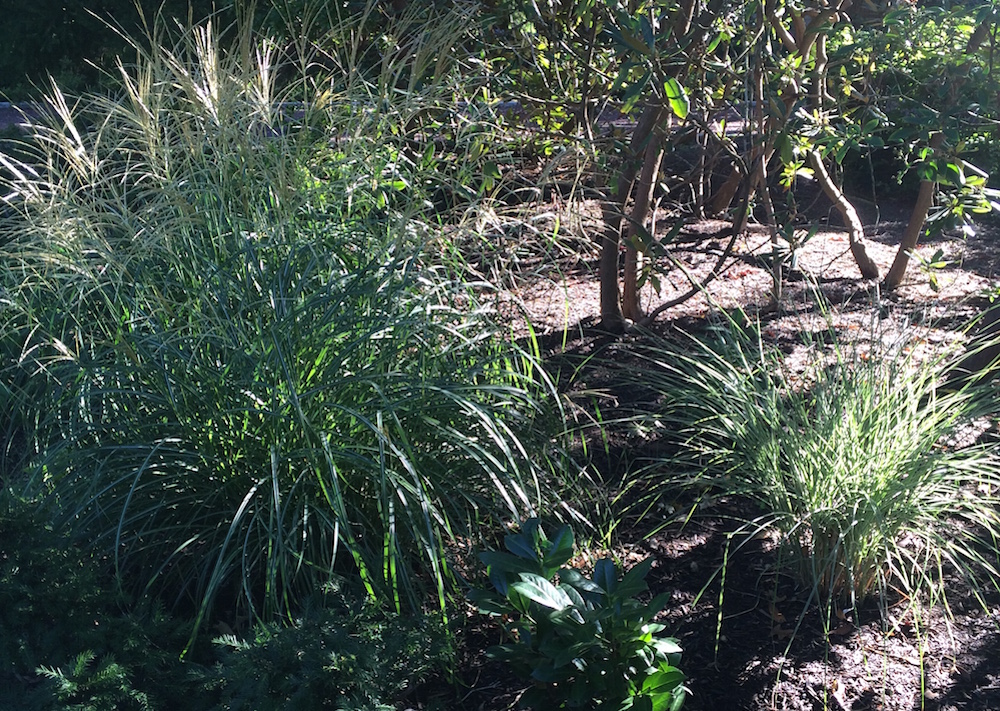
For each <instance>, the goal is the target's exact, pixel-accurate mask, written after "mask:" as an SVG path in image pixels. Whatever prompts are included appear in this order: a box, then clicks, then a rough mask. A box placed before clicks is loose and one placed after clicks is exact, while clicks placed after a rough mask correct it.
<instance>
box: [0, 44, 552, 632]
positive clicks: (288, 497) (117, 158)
mask: <svg viewBox="0 0 1000 711" xmlns="http://www.w3.org/2000/svg"><path fill="white" fill-rule="evenodd" d="M230 35H232V36H235V41H234V44H233V47H232V49H228V50H227V49H223V48H221V47H220V39H219V34H218V33H217V32H216V31H215V30H213V28H212V27H211V26H210V25H208V26H203V27H195V28H191V29H188V30H185V31H184V32H183V34H182V36H181V37H179V39H177V40H176V42H175V43H174V44H172V45H169V46H167V44H166V42H167V40H168V39H169V38H168V36H167V35H166V34H163V33H160V34H157V35H156V36H155V37H154V38H153V39H154V40H155V41H154V42H152V43H151V45H150V47H151V48H149V49H144V48H143V46H144V45H141V44H137V46H136V54H137V62H136V64H135V66H128V67H126V66H122V67H120V76H119V77H118V84H117V86H118V89H117V92H116V93H114V94H112V95H108V96H84V97H82V98H80V99H73V98H70V97H67V96H65V95H63V94H62V93H61V92H60V91H59V89H58V88H56V87H53V88H52V89H51V90H50V91H49V93H48V96H47V97H46V100H45V112H44V116H43V117H42V119H41V120H40V121H39V122H38V123H37V125H36V126H35V127H34V128H33V136H32V138H31V146H29V148H30V150H31V151H32V152H31V156H32V157H31V159H30V160H27V161H24V162H19V161H16V160H13V159H10V158H4V157H3V156H0V163H2V186H0V193H2V194H3V198H4V206H5V213H4V217H3V220H2V222H0V250H2V254H0V265H2V266H0V293H2V302H0V332H2V333H3V334H4V339H6V340H9V341H11V342H12V343H13V344H14V345H13V347H11V348H9V349H6V350H8V351H9V352H13V353H16V354H17V357H16V358H12V359H10V360H9V361H7V362H5V363H4V364H3V367H4V371H5V376H7V380H8V382H15V381H16V382H24V383H26V384H25V386H24V387H22V388H20V389H19V390H18V392H23V393H28V392H30V393H32V397H30V398H28V397H23V398H20V399H19V398H17V393H14V397H13V402H14V403H15V407H16V409H17V411H18V417H19V418H20V419H21V420H23V421H25V422H30V423H31V427H30V428H28V432H29V434H30V436H31V442H30V444H29V445H28V446H27V447H26V449H27V450H28V451H30V452H31V455H32V456H31V457H30V462H29V465H28V469H27V475H26V478H25V479H24V480H23V481H22V480H20V479H19V481H20V482H21V483H22V484H23V485H22V486H21V489H20V490H21V491H22V493H23V494H24V495H26V496H31V497H39V498H41V499H43V505H45V506H48V507H49V509H48V510H49V512H50V514H51V515H52V516H53V519H54V520H55V521H57V522H65V523H66V524H68V525H70V526H71V527H72V529H73V530H74V531H75V532H76V533H77V534H78V535H79V536H80V538H81V539H84V540H86V541H87V542H88V543H91V544H94V545H96V546H99V547H100V549H101V550H102V551H103V552H104V554H105V555H106V556H107V559H108V560H109V561H111V562H113V564H114V566H115V569H116V570H117V572H118V573H119V575H120V576H121V580H122V582H123V584H124V585H125V586H126V588H128V589H138V590H143V589H147V588H149V589H156V590H161V591H162V590H165V591H169V592H170V594H171V595H173V596H176V599H180V600H184V599H191V600H193V601H194V602H195V605H196V607H197V609H199V610H200V611H201V614H204V613H205V612H206V611H207V610H208V609H209V606H210V604H211V603H212V601H213V600H214V599H216V598H217V597H219V596H220V595H221V596H222V597H220V600H224V601H225V602H226V604H229V605H233V604H237V605H238V604H240V602H239V601H242V604H243V605H244V606H246V607H248V608H249V609H250V610H251V611H252V613H254V614H262V613H265V614H273V613H288V612H289V611H290V610H291V609H293V607H294V602H295V599H296V596H297V595H298V594H299V593H300V592H302V591H309V590H312V589H315V585H316V583H317V582H318V581H320V582H321V581H322V580H324V579H326V578H327V577H328V576H329V575H330V573H331V572H332V571H335V572H337V573H343V574H349V575H355V576H357V578H358V579H359V580H360V582H361V584H362V585H363V586H364V587H365V588H366V589H367V591H368V593H369V594H370V595H371V596H374V597H376V598H378V599H380V600H382V601H385V602H388V603H390V604H392V605H394V606H396V607H403V606H406V605H408V604H417V603H418V602H419V601H420V599H421V595H422V594H423V592H425V591H427V589H428V588H429V589H430V590H432V591H436V594H437V596H438V598H439V599H440V600H441V601H442V602H443V598H444V594H445V589H446V586H447V583H448V578H449V576H448V573H447V569H446V562H445V555H444V545H445V542H446V541H447V540H448V539H449V537H450V536H451V535H453V534H455V533H457V532H459V531H461V530H463V527H464V526H465V524H466V523H467V522H468V521H469V520H470V519H472V518H475V519H477V520H484V519H488V518H489V517H490V516H491V515H493V514H494V513H496V512H498V511H503V512H506V514H507V515H521V513H522V512H525V511H530V510H531V509H532V508H533V507H534V506H535V505H536V503H537V501H538V500H539V497H540V496H542V494H543V489H544V486H545V485H544V484H543V483H542V482H541V481H540V479H539V478H538V470H537V468H536V466H535V463H534V462H533V456H532V453H531V452H529V444H528V442H527V441H526V439H525V438H526V437H531V436H532V433H533V432H534V422H535V417H536V415H537V414H538V413H539V412H540V411H542V409H543V408H545V407H548V405H546V403H545V387H544V383H545V379H544V375H543V374H542V372H541V370H540V369H539V368H538V366H537V365H536V364H535V363H534V362H533V360H532V358H531V357H530V356H529V355H528V354H525V353H524V352H522V351H520V350H519V349H518V348H516V347H515V346H513V345H512V344H511V343H509V339H506V338H503V337H501V336H500V335H498V331H497V328H496V327H495V325H494V323H493V322H492V320H491V318H490V315H489V313H488V312H487V311H486V309H483V308H480V307H479V306H477V293H478V291H477V289H476V288H474V287H472V286H469V285H468V284H466V283H464V282H462V281H461V280H459V279H457V278H456V275H455V274H454V273H453V271H451V270H450V269H449V268H446V267H445V266H443V265H442V264H441V263H440V260H439V259H437V255H435V254H433V253H432V252H431V251H430V250H428V249H425V245H426V244H427V243H428V242H429V237H428V235H429V234H430V232H429V228H428V227H427V225H426V224H425V223H422V222H420V221H418V220H416V219H414V216H415V215H417V214H419V213H420V212H421V211H422V210H423V207H422V202H420V201H419V200H418V201H417V203H418V205H417V206H416V207H413V209H410V207H411V206H409V205H408V204H402V205H401V206H400V205H396V206H394V205H393V203H392V201H391V200H389V199H388V198H385V197H384V195H383V197H382V198H380V197H379V195H380V194H382V193H380V192H379V191H383V192H384V190H385V186H386V184H388V185H389V186H390V187H392V186H395V185H396V183H397V182H398V181H397V177H396V176H394V174H393V173H392V171H391V170H390V168H391V166H388V165H386V164H385V163H384V162H383V163H378V164H377V165H374V166H373V165H370V164H366V163H365V162H364V159H365V157H366V156H371V155H376V156H378V157H379V160H381V159H382V157H384V155H386V152H385V151H380V150H378V148H379V145H380V143H379V141H380V140H382V136H381V135H379V134H373V133H366V132H365V130H364V126H365V125H366V123H365V122H367V121H371V120H372V119H371V117H372V115H373V114H376V115H379V116H382V117H383V118H380V119H379V120H380V121H381V120H384V116H385V114H386V113H387V112H391V111H394V110H395V109H394V108H393V107H394V104H393V103H392V102H393V101H396V100H398V101H402V102H418V101H419V90H420V89H421V87H422V86H428V87H430V88H429V89H428V91H435V90H436V89H435V85H434V84H433V76H431V77H427V76H423V75H422V79H421V82H422V83H421V84H420V85H419V86H416V85H415V86H414V88H413V89H414V91H413V93H412V94H406V93H403V92H400V93H398V94H394V93H392V92H391V91H390V92H389V93H387V94H386V95H385V96H381V97H376V98H378V99H379V103H378V104H377V105H375V106H372V105H371V104H370V103H369V101H370V100H371V99H372V97H371V96H368V95H362V96H357V97H352V96H351V95H349V94H343V95H340V94H338V95H335V96H331V95H329V94H328V93H322V92H321V91H319V89H317V87H324V86H326V87H327V88H329V87H330V86H338V87H339V86H340V85H337V84H336V82H337V79H336V77H333V78H331V80H330V82H329V83H328V84H326V85H324V79H323V78H322V77H321V76H319V74H318V72H320V70H319V69H318V68H317V67H318V66H320V65H319V64H317V63H313V62H310V61H308V60H307V59H306V60H303V58H302V56H301V53H300V54H299V56H297V57H296V59H297V61H298V62H299V64H298V65H294V66H291V67H289V66H288V65H287V64H283V63H282V57H283V54H282V52H281V51H279V50H278V49H277V46H276V45H275V44H273V43H271V42H268V41H255V40H254V39H253V37H252V35H251V34H249V31H248V30H245V29H240V28H237V29H236V30H234V31H233V32H231V33H230ZM400 56H402V57H403V59H402V60H400V61H404V60H405V59H406V57H408V56H409V55H408V54H406V53H401V55H400ZM419 56H421V57H422V56H424V54H419ZM295 66H298V67H300V69H301V72H302V73H301V76H300V77H299V80H298V81H294V80H291V79H289V78H288V77H289V74H291V75H293V76H295ZM424 74H426V72H425V73H424ZM337 76H339V75H337ZM389 76H390V78H391V77H393V76H398V75H395V74H392V73H391V72H390V74H389ZM279 77H280V78H281V82H279ZM376 85H378V84H376ZM366 86H369V85H366ZM347 88H349V87H347ZM389 88H390V89H391V88H392V87H391V86H390V87H389ZM344 90H345V91H346V89H344ZM286 98H294V99H296V100H300V101H299V103H294V104H290V103H288V102H287V101H285V99H286ZM453 98H454V97H452V99H453ZM302 99H305V100H304V101H301V100H302ZM396 115H398V116H405V115H407V114H406V113H405V112H402V111H399V112H397V114H396ZM390 154H391V152H390ZM359 158H360V159H361V163H360V164H357V165H356V164H355V162H352V161H356V160H357V159H359ZM337 166H341V167H344V166H347V167H344V169H343V170H338V169H336V168H337ZM348 167H349V168H350V171H354V172H355V173H357V174H359V175H367V176H368V177H367V178H366V180H367V182H364V181H362V182H360V183H358V182H355V183H352V185H351V186H350V189H351V190H354V191H355V193H356V194H357V195H361V194H362V193H364V195H365V196H367V197H366V198H365V199H371V196H370V195H368V192H369V191H373V192H374V193H375V198H374V201H373V202H372V203H371V204H372V207H371V208H370V209H365V210H358V209H357V208H356V204H357V202H356V200H359V199H360V198H359V197H356V198H355V201H354V202H352V200H351V199H350V196H349V195H348V194H347V193H344V192H343V190H346V189H347V186H345V184H344V182H343V180H344V176H345V175H347V173H348V172H350V171H348V169H347V168H348ZM365 170H368V173H364V172H363V171H365ZM386 181H387V182H386ZM401 185H402V183H401ZM395 208H398V209H395ZM451 266H452V267H453V266H454V265H451ZM5 396H6V393H5Z"/></svg>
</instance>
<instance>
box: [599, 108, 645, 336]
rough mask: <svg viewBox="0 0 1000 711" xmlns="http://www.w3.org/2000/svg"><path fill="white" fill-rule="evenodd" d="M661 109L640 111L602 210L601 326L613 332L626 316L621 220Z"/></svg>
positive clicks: (620, 328) (618, 331)
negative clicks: (612, 190) (620, 266)
mask: <svg viewBox="0 0 1000 711" xmlns="http://www.w3.org/2000/svg"><path fill="white" fill-rule="evenodd" d="M659 115H660V107H659V106H655V105H650V106H647V107H646V108H645V109H643V112H642V115H641V116H640V117H639V122H638V124H636V127H635V129H633V132H632V140H631V141H630V142H629V147H628V149H627V151H626V155H625V158H624V161H623V163H622V168H621V172H620V173H619V174H618V189H617V190H616V191H615V196H614V198H612V199H610V200H607V201H605V202H604V205H603V206H602V208H601V212H602V217H603V218H604V227H603V230H602V234H601V262H600V266H599V267H598V278H599V279H600V282H601V326H602V327H603V328H604V329H605V330H607V331H610V332H612V333H621V332H622V331H624V330H625V316H624V315H623V314H622V307H621V293H620V292H619V291H618V250H619V247H620V246H621V237H622V235H621V230H622V219H623V217H624V215H625V207H626V205H627V204H628V199H629V196H630V195H631V194H632V184H633V183H634V182H635V174H636V173H637V172H638V169H639V166H638V162H639V159H640V157H641V156H642V154H643V151H644V149H645V147H646V144H647V143H648V142H649V140H650V136H651V135H652V133H653V128H654V127H655V125H656V120H657V118H658V117H659Z"/></svg>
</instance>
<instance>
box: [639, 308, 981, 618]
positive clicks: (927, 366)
mask: <svg viewBox="0 0 1000 711" xmlns="http://www.w3.org/2000/svg"><path fill="white" fill-rule="evenodd" d="M911 345H912V342H910V341H907V342H904V343H895V344H892V345H886V344H884V343H883V341H882V340H881V339H879V338H877V337H876V338H875V339H873V340H872V342H871V344H870V347H869V345H862V344H861V343H853V344H845V343H841V342H838V341H837V340H836V339H834V345H833V346H832V348H827V347H824V346H823V345H822V344H821V343H813V344H807V347H808V348H809V352H810V354H811V357H810V358H809V359H808V362H807V365H806V366H805V369H804V371H803V370H798V371H796V372H793V371H792V370H791V369H790V368H789V367H787V365H786V363H785V362H784V360H783V358H782V356H781V353H780V351H778V350H777V349H775V348H772V347H770V346H768V345H766V344H765V343H763V341H762V340H761V337H760V335H759V333H758V331H757V330H756V329H755V328H753V327H752V326H746V325H743V324H741V323H738V322H737V321H736V320H729V321H728V322H727V323H724V324H723V325H722V327H720V328H717V329H716V330H714V331H712V332H710V333H709V334H708V335H707V336H705V337H702V338H695V337H691V338H690V339H689V340H688V341H687V342H686V343H682V344H677V343H668V342H665V341H661V342H658V343H657V344H655V345H652V346H650V347H649V348H647V349H645V353H644V358H645V360H646V362H647V364H648V368H647V370H646V371H645V372H644V383H645V384H646V385H647V386H650V387H652V388H654V389H655V390H656V391H657V392H658V393H660V395H661V396H662V403H663V404H662V408H661V409H660V412H659V413H658V414H657V415H656V416H655V417H656V419H657V420H659V423H658V424H660V425H661V426H666V428H667V431H670V432H674V433H676V436H677V438H678V444H679V454H678V456H677V458H676V459H673V460H671V461H670V462H669V463H668V464H669V466H670V467H671V468H672V469H673V470H675V471H676V470H677V469H678V468H681V469H685V470H687V471H688V472H689V473H690V474H691V475H692V478H693V480H694V481H695V482H697V483H698V484H701V485H705V486H710V487H713V488H715V489H716V490H721V491H724V492H726V493H734V494H741V495H744V496H747V497H749V498H751V499H752V500H753V501H755V502H756V503H757V504H758V505H759V507H760V509H761V510H762V511H763V513H762V514H761V516H760V517H759V518H757V519H756V520H754V521H752V522H750V523H749V524H747V526H746V528H745V529H744V530H752V531H754V532H761V531H776V532H777V533H778V534H779V538H780V541H781V543H782V544H783V545H782V550H783V551H784V552H786V553H788V554H790V556H791V558H792V561H793V564H794V566H795V568H796V569H797V570H798V572H799V573H800V574H801V576H802V578H803V580H804V581H805V582H806V583H807V584H808V585H810V586H811V590H812V594H811V598H812V599H819V600H820V601H823V602H825V603H827V604H832V603H834V602H836V603H838V604H841V603H843V604H846V605H848V606H853V605H854V604H855V603H857V602H860V601H862V600H865V599H868V598H872V597H873V596H877V597H878V598H879V599H880V600H881V601H882V603H883V604H888V602H889V601H891V600H895V599H899V597H900V596H902V597H903V598H906V599H908V600H909V601H911V602H913V603H918V602H920V601H927V600H930V601H934V600H940V599H941V596H942V595H943V594H944V583H945V579H946V577H947V576H948V575H949V574H951V573H953V572H958V573H960V574H962V575H963V576H965V577H966V578H967V579H969V580H970V581H972V582H973V583H974V584H978V583H981V582H983V581H986V580H992V581H996V580H997V579H998V577H1000V576H998V569H997V563H996V560H997V554H996V550H995V541H996V540H997V534H998V533H1000V520H998V518H997V508H996V507H997V504H998V503H1000V497H998V492H1000V473H998V468H997V464H998V461H997V457H996V453H995V451H994V448H993V447H991V446H988V445H981V444H974V443H971V442H966V441H964V439H963V437H964V438H965V439H968V435H967V433H968V431H969V427H970V425H972V424H973V423H975V422H976V421H977V419H978V418H981V417H983V416H985V415H986V414H988V412H989V411H990V407H991V402H990V400H989V398H987V397H986V396H985V395H984V394H983V392H982V391H978V390H974V389H972V388H961V389H958V390H952V391H943V389H941V388H940V387H939V382H940V381H941V380H942V377H941V375H942V373H941V368H940V360H935V359H930V360H927V361H918V360H917V359H916V358H914V357H913V356H912V355H911V354H910V353H911V348H910V346H911Z"/></svg>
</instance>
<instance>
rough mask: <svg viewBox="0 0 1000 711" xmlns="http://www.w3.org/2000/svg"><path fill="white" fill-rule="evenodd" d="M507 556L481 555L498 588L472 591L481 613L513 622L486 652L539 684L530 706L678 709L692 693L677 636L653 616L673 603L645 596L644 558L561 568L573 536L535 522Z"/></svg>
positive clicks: (512, 542)
mask: <svg viewBox="0 0 1000 711" xmlns="http://www.w3.org/2000/svg"><path fill="white" fill-rule="evenodd" d="M504 543H505V545H506V547H507V550H508V551H510V552H509V553H504V552H500V551H488V552H485V553H483V554H482V556H481V558H482V560H483V562H485V563H486V564H487V567H488V572H489V576H490V580H491V582H492V584H493V588H494V589H493V590H492V591H490V590H475V591H473V594H472V599H473V601H474V602H476V603H477V604H478V605H479V608H480V610H481V611H482V612H485V613H488V614H491V615H497V616H504V617H505V618H509V619H510V620H511V622H510V624H509V626H508V632H509V634H510V636H511V641H510V642H508V643H505V644H502V645H499V646H496V647H492V648H491V649H490V650H488V654H490V656H492V657H494V658H496V659H501V660H503V661H505V662H507V663H509V664H510V665H511V667H512V668H513V669H514V671H515V672H517V673H518V674H519V675H520V676H521V677H523V678H524V679H526V680H530V681H531V682H532V684H533V686H532V687H531V688H530V689H529V690H528V691H527V692H525V694H524V695H523V696H522V697H521V703H522V704H523V705H525V706H528V707H532V708H540V709H547V708H560V709H561V708H600V709H616V710H617V709H648V710H649V711H667V710H669V711H676V710H677V709H680V708H681V706H682V705H683V703H684V699H685V697H686V695H687V691H686V689H685V687H684V685H683V683H684V678H685V677H684V674H683V673H682V672H681V671H680V669H678V667H677V665H678V664H679V663H680V657H681V648H680V646H679V645H678V644H677V640H675V639H672V638H669V637H660V636H659V633H660V632H662V631H663V630H664V629H665V627H664V625H662V624H659V623H656V622H654V621H653V618H654V617H655V616H656V614H657V613H658V612H660V611H661V610H662V609H663V607H664V606H665V605H666V603H667V602H668V600H669V594H667V593H664V594H661V595H657V596H656V597H654V598H653V599H652V600H650V601H649V602H641V601H640V600H639V599H637V596H639V595H642V594H644V593H646V592H647V591H648V587H647V585H646V582H645V577H646V574H647V573H648V572H649V569H650V567H651V565H652V559H650V558H647V559H646V560H644V561H643V562H642V563H639V564H638V565H636V566H635V567H634V568H632V569H631V570H629V571H628V572H627V573H625V574H624V575H621V572H620V571H619V569H618V566H616V565H615V563H614V562H613V561H612V560H610V559H607V558H605V559H602V560H599V561H598V562H597V563H596V564H595V566H594V572H593V575H592V576H591V577H589V578H588V577H586V576H585V575H583V573H581V572H580V570H578V569H576V568H572V567H564V566H565V564H566V563H568V562H569V560H570V559H571V558H572V557H573V554H574V542H573V533H572V531H571V529H570V528H569V526H565V525H564V526H562V527H560V528H559V529H558V530H557V532H556V533H555V535H554V536H553V537H552V538H551V539H550V538H549V537H548V536H547V535H546V534H545V531H544V529H543V528H542V526H541V524H540V522H539V520H538V519H529V520H528V521H525V522H524V524H523V525H522V527H521V530H520V531H519V532H517V533H512V534H509V535H508V536H507V537H506V539H505V541H504Z"/></svg>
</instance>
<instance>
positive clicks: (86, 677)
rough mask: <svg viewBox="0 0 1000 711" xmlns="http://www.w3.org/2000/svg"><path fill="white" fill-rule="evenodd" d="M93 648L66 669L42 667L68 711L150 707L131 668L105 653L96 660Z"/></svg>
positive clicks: (138, 710) (129, 710) (127, 710)
mask: <svg viewBox="0 0 1000 711" xmlns="http://www.w3.org/2000/svg"><path fill="white" fill-rule="evenodd" d="M94 659H95V655H94V653H93V652H81V653H80V654H78V655H77V656H76V659H74V660H73V663H72V665H71V666H70V667H69V668H68V669H66V670H64V669H50V668H48V667H41V668H40V669H39V670H38V671H39V673H41V674H42V675H43V676H45V677H47V678H48V679H49V680H50V681H51V686H52V687H54V695H55V697H56V698H57V699H58V700H59V702H60V704H61V706H60V708H63V709H65V710H66V711H108V710H109V709H115V710H116V711H133V710H135V711H149V710H150V709H152V708H153V707H152V706H150V703H149V698H148V697H147V696H146V694H144V693H142V692H141V691H136V690H135V689H134V688H132V683H131V681H130V680H129V674H128V670H127V669H125V667H123V666H121V665H120V664H118V663H117V662H115V661H114V659H112V658H111V657H106V658H104V659H102V660H100V661H99V662H97V663H96V664H94Z"/></svg>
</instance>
